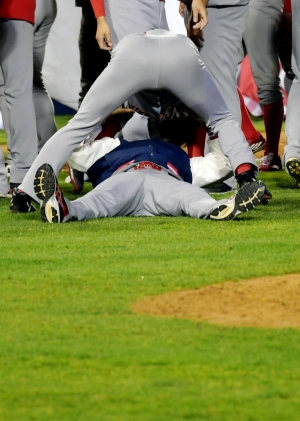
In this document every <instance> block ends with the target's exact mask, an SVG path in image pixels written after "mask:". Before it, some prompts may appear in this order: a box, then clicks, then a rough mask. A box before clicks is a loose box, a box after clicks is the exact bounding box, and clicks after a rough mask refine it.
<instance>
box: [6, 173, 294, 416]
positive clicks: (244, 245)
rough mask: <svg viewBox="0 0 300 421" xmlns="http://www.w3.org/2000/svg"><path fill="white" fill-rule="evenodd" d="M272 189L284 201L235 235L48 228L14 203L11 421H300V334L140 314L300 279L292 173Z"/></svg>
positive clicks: (126, 224) (227, 228) (209, 230)
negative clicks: (206, 292) (233, 288)
mask: <svg viewBox="0 0 300 421" xmlns="http://www.w3.org/2000/svg"><path fill="white" fill-rule="evenodd" d="M65 176H66V174H61V176H60V182H61V184H62V188H63V191H64V192H65V193H66V195H67V196H68V197H69V198H74V197H75V196H74V195H73V193H72V189H71V187H70V185H67V184H65V183H64V182H63V180H64V178H65ZM261 178H262V179H263V180H264V181H265V182H266V183H267V185H268V188H269V189H270V191H271V192H272V193H273V196H274V199H273V200H272V202H271V203H270V204H269V205H268V206H266V207H263V206H261V207H258V208H257V209H256V210H255V211H253V212H250V213H249V214H246V215H242V216H240V218H239V219H238V220H235V221H232V222H230V223H214V222H211V221H202V220H194V219H190V218H183V217H182V218H168V217H157V218H130V217H128V218H111V219H102V220H93V221H86V222H81V223H77V222H72V223H69V224H62V225H50V224H43V223H42V222H41V221H40V218H39V214H38V212H36V213H33V214H28V215H20V214H10V213H9V211H8V203H9V201H8V200H6V199H2V200H1V201H0V235H1V241H2V242H1V244H2V250H1V255H0V269H1V270H0V420H1V421H2V420H3V421H17V420H18V421H19V420H20V421H21V420H22V421H27V420H30V421H31V420H36V421H41V420H42V421H54V420H55V421H74V420H76V421H77V420H80V421H99V420H101V421H141V420H143V421H185V420H196V421H200V420H201V421H202V420H205V421H206V420H207V421H291V420H292V421H296V420H298V419H299V418H300V417H299V414H300V386H299V385H300V364H299V355H300V330H296V329H283V330H276V329H273V330H272V329H255V328H229V327H220V326H214V325H209V324H207V323H194V322H190V321H185V320H177V319H163V318H158V317H150V316H138V315H134V314H133V313H132V311H131V305H132V303H134V302H135V301H136V300H138V299H140V298H141V297H144V296H147V295H153V294H160V293H163V292H167V291H174V290H179V289H182V288H199V287H201V286H204V285H208V284H212V283H217V282H223V281H226V280H234V281H241V280H243V279H247V278H250V277H256V276H264V275H280V274H285V273H297V272H300V259H299V253H300V252H299V250H300V248H299V246H300V244H299V228H300V222H299V191H298V190H295V189H294V187H293V183H292V180H291V179H290V178H289V177H288V176H287V175H286V174H285V173H284V172H283V171H282V172H278V173H276V174H263V175H262V177H261ZM85 189H86V190H85V191H87V190H88V189H89V186H88V185H87V186H86V187H85Z"/></svg>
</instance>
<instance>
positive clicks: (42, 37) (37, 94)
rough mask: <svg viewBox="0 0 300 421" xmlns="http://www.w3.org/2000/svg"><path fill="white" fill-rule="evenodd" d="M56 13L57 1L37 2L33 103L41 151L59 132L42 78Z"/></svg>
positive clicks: (43, 0) (40, 0)
mask: <svg viewBox="0 0 300 421" xmlns="http://www.w3.org/2000/svg"><path fill="white" fill-rule="evenodd" d="M56 11H57V8H56V1H55V0H48V1H45V0H37V2H36V10H35V27H34V28H35V29H34V44H33V69H34V72H33V102H34V109H35V116H36V126H37V135H38V141H39V142H38V149H39V151H40V150H41V148H42V147H43V146H44V144H45V143H46V142H47V140H48V139H50V137H52V136H53V135H54V133H56V131H57V127H56V123H55V120H54V107H53V103H52V100H51V98H50V96H49V94H48V92H47V91H46V88H45V85H44V82H43V76H42V68H43V63H44V57H45V49H46V42H47V38H48V35H49V32H50V29H51V26H52V24H53V22H54V20H55V17H56Z"/></svg>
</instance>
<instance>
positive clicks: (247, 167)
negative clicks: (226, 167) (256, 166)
mask: <svg viewBox="0 0 300 421" xmlns="http://www.w3.org/2000/svg"><path fill="white" fill-rule="evenodd" d="M249 170H251V165H250V164H241V165H239V166H238V167H237V169H236V170H235V173H236V175H239V174H242V172H246V171H249Z"/></svg>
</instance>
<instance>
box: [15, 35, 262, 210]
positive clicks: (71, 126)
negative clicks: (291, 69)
mask: <svg viewBox="0 0 300 421" xmlns="http://www.w3.org/2000/svg"><path fill="white" fill-rule="evenodd" d="M172 51H176V54H172V55H171V54H170V52H172ZM174 68H176V69H177V72H176V73H175V74H174ZM170 75H171V77H170ZM145 89H149V90H160V89H164V90H168V91H170V92H171V93H172V94H173V95H174V101H176V102H177V101H178V98H179V100H180V101H182V103H184V104H185V105H186V107H188V109H189V110H190V111H191V112H192V113H194V114H195V115H197V116H199V117H200V118H201V119H202V120H203V121H204V123H205V124H206V126H207V127H208V128H209V129H210V131H211V132H212V133H214V134H215V135H217V136H218V137H219V143H220V148H221V150H222V152H223V154H224V155H225V156H227V157H228V159H229V161H230V165H231V167H232V169H233V171H234V173H235V175H236V178H237V181H238V182H239V184H240V185H243V184H244V183H245V182H249V181H252V180H253V179H255V176H256V170H257V166H256V162H255V159H254V157H253V154H252V152H251V149H250V148H249V145H248V143H247V141H246V139H245V137H244V135H243V133H242V131H241V129H240V127H239V124H238V122H237V121H236V119H235V118H234V117H233V116H232V115H231V114H230V112H229V111H228V109H227V107H226V104H225V102H224V100H223V98H222V96H221V95H220V93H219V91H218V89H217V87H216V86H215V84H214V82H213V80H212V78H211V76H210V74H209V72H208V71H207V70H206V68H205V66H204V65H203V63H202V61H201V58H200V56H199V53H198V50H197V48H196V46H195V45H194V44H193V43H192V41H191V40H189V39H188V38H187V37H185V36H183V35H176V34H172V33H170V32H168V31H164V30H153V31H148V32H146V33H145V34H132V35H128V36H127V37H125V38H124V39H123V40H122V41H120V43H119V44H118V46H117V47H116V48H115V49H114V50H113V53H112V59H111V62H110V64H109V65H108V67H107V68H106V69H105V70H104V71H103V73H102V74H101V75H100V76H99V77H98V79H97V80H96V82H95V83H94V84H93V86H92V87H91V89H90V90H89V92H88V94H87V95H86V97H85V99H84V101H83V103H82V105H81V107H80V109H79V111H78V113H77V114H76V115H75V116H74V118H73V119H72V120H70V122H69V123H68V124H67V126H65V127H64V128H63V129H61V130H60V131H58V132H57V133H56V134H55V135H54V136H53V137H52V138H51V139H50V141H48V142H47V143H46V145H45V146H44V148H43V149H42V150H41V152H40V154H39V155H38V157H37V159H36V161H35V162H34V163H33V165H32V167H31V169H30V171H29V172H28V174H27V176H26V179H25V180H24V181H23V183H22V185H21V186H20V190H21V191H23V192H24V193H25V194H27V195H29V196H31V197H32V198H33V199H35V200H38V198H37V196H36V194H35V192H34V189H33V180H34V177H35V173H36V171H37V169H38V168H39V167H40V166H41V165H42V164H44V163H46V162H47V163H48V164H50V165H51V167H52V168H53V169H54V171H55V173H56V174H58V173H59V171H60V169H61V168H62V166H63V164H64V163H65V162H66V161H67V160H68V158H69V157H70V155H71V154H72V152H73V150H74V149H75V148H76V147H77V146H78V145H79V144H80V143H81V142H82V141H83V140H84V139H85V138H86V136H88V135H89V134H90V133H91V132H92V131H93V130H94V129H95V128H96V127H97V126H98V125H99V124H101V123H102V122H103V121H104V120H105V118H106V117H107V116H108V115H109V114H110V113H111V112H112V111H113V110H115V109H116V108H117V107H118V106H119V105H120V104H122V103H123V102H124V101H126V100H127V99H128V98H129V97H131V96H132V95H134V94H135V93H136V92H139V91H143V90H145ZM99 92H101V99H99ZM144 111H145V112H147V113H148V114H152V115H154V116H155V115H156V113H157V110H152V109H151V108H150V106H149V108H148V109H147V108H145V109H144ZM161 111H162V114H163V113H164V110H161ZM11 203H12V206H13V203H14V196H13V197H12V202H11Z"/></svg>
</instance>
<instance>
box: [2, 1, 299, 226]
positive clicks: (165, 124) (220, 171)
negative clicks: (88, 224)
mask: <svg viewBox="0 0 300 421" xmlns="http://www.w3.org/2000/svg"><path fill="white" fill-rule="evenodd" d="M14 1H16V0H13V1H12V3H13V2H14ZM166 1H168V0H166ZM26 2H29V3H31V4H33V3H35V1H33V0H32V1H31V0H26ZM26 2H24V3H26ZM38 2H39V0H37V4H38ZM6 3H7V2H6V0H2V2H1V5H0V16H1V18H2V19H1V22H0V65H1V68H2V73H3V79H4V86H3V88H4V91H3V93H4V98H5V101H1V110H2V103H3V102H5V103H6V106H7V110H8V114H10V115H9V116H8V117H9V124H10V125H9V128H10V129H11V130H10V139H9V147H10V152H11V160H12V166H11V179H10V182H11V185H10V188H11V191H12V199H11V204H10V209H11V211H13V212H30V211H32V210H34V206H33V205H32V203H31V202H32V201H36V202H37V203H40V205H41V216H42V219H43V220H44V221H47V222H67V221H69V220H84V219H90V218H99V217H107V216H121V215H122V216H125V215H134V216H154V215H171V216H180V215H188V216H191V217H196V218H205V219H207V218H210V219H213V220H231V219H233V218H235V217H236V216H237V215H238V214H240V213H241V212H247V211H249V210H252V209H253V208H254V207H255V206H257V205H259V204H260V203H263V204H266V203H267V201H268V200H270V199H271V194H270V192H269V191H268V190H267V188H266V186H265V184H264V183H262V182H261V181H257V173H258V169H259V170H260V171H268V170H280V169H281V168H282V167H281V160H280V158H279V156H278V145H279V138H280V132H281V126H282V120H283V101H282V93H281V89H280V85H279V78H278V73H279V61H278V53H279V52H281V59H282V62H283V65H284V68H285V69H286V72H287V74H288V76H289V77H295V78H294V81H293V84H292V88H291V91H290V96H289V102H288V110H287V121H286V135H287V146H286V148H285V153H284V157H283V164H284V165H285V168H286V171H287V172H288V173H289V174H290V175H291V177H292V178H293V180H294V181H295V183H296V185H297V187H300V156H299V155H300V153H299V152H300V127H299V125H300V119H299V118H298V116H297V113H298V107H297V101H298V104H299V103H300V90H299V89H300V88H299V77H300V4H299V2H298V1H297V0H292V9H293V10H292V11H293V13H292V19H293V37H292V43H293V44H292V48H293V61H292V65H291V62H290V54H289V53H288V48H289V46H291V42H290V38H291V34H289V32H288V31H287V30H286V27H289V25H288V23H285V24H282V23H281V21H282V10H283V6H284V4H283V3H284V1H283V0H272V1H271V0H250V2H249V0H209V2H207V0H192V1H188V0H186V1H185V2H184V3H180V13H181V14H182V16H183V17H184V19H185V22H186V26H187V35H188V37H185V36H183V35H176V34H173V33H170V32H169V31H168V25H167V20H166V16H165V10H164V1H160V0H151V1H150V0H147V1H146V0H145V1H142V0H140V1H138V2H135V1H133V2H132V4H131V2H130V1H128V0H127V1H126V4H125V3H124V5H123V4H122V2H120V0H109V1H107V2H106V3H105V6H104V1H103V0H91V5H90V3H89V0H82V7H83V19H82V26H81V34H80V50H81V66H82V92H81V96H80V97H81V101H82V102H81V101H80V102H81V105H80V108H79V111H78V113H77V114H76V115H75V116H74V118H73V119H72V120H70V122H69V123H68V125H67V126H65V127H64V128H63V129H61V130H60V131H58V132H57V133H55V134H53V136H52V137H51V138H50V139H49V140H48V141H47V143H45V142H44V143H43V144H42V146H43V147H42V148H41V150H40V153H39V155H38V156H36V155H37V145H36V143H35V146H34V148H35V149H34V148H33V149H31V151H33V152H32V154H31V155H30V153H28V155H27V156H26V159H25V158H24V157H22V158H20V156H19V155H20V151H21V149H18V148H19V144H20V142H21V140H20V139H21V133H20V132H18V129H16V127H17V126H18V124H17V123H16V120H15V119H17V115H14V114H13V113H12V112H11V110H12V108H14V109H15V112H17V111H18V115H19V114H20V110H21V109H22V108H19V109H18V106H15V103H16V102H20V103H22V101H17V100H16V98H15V97H13V95H12V94H11V91H10V89H11V86H10V85H9V83H8V81H11V83H12V82H14V83H16V82H18V74H17V70H16V69H15V70H10V69H11V68H12V67H13V65H12V63H13V59H12V58H10V54H9V52H10V51H11V50H13V49H14V48H16V49H17V50H18V51H19V53H18V54H20V55H22V56H23V57H24V55H25V54H27V55H28V54H29V53H30V46H28V43H29V39H30V36H29V33H30V34H31V33H32V34H34V31H35V30H36V29H38V28H37V27H36V26H35V27H33V26H32V24H33V18H32V12H34V8H31V9H30V8H28V7H27V8H25V9H24V10H23V12H22V13H23V18H21V17H20V16H19V15H15V16H11V15H9V14H7V13H9V12H10V10H11V9H9V8H8V7H7V8H6V7H5V4H6ZM10 3H11V2H10ZM16 3H17V2H16ZM46 3H47V4H50V3H52V4H53V1H52V0H43V4H46ZM54 3H55V2H54ZM91 6H92V7H93V9H91ZM18 8H20V9H22V7H21V6H18V7H17V6H16V9H15V10H17V9H18ZM30 10H31V12H30ZM37 10H38V9H37ZM25 11H26V13H27V14H28V13H29V12H30V13H31V15H30V16H29V17H28V16H27V15H26V19H25V18H24V16H25V14H26V13H25ZM288 12H289V11H288ZM5 13H6V14H5ZM24 13H25V14H24ZM289 19H290V13H287V14H286V16H285V21H286V22H288V21H289ZM208 21H209V22H208ZM280 25H281V32H280V33H281V38H280V48H279V49H278V42H277V40H278V37H277V35H278V30H279V29H280ZM24 27H26V31H27V35H28V37H27V38H25V37H24V36H23V37H20V34H21V33H23V32H22V31H23V30H24ZM28 28H29V29H30V30H29V29H28ZM26 31H25V32H26ZM12 34H15V38H14V41H15V43H14V42H12V41H11V40H12V38H10V42H7V37H8V36H9V35H10V37H11V36H12ZM282 34H283V35H282ZM32 36H33V35H32ZM90 36H92V40H93V37H94V36H95V37H96V40H97V42H98V44H99V46H100V48H101V49H98V46H97V44H96V42H95V41H94V44H93V45H94V47H91V45H92V41H91V43H89V41H88V38H89V37H90ZM21 38H22V41H21ZM44 40H45V38H44ZM242 41H243V42H244V47H245V49H246V51H247V52H248V54H249V57H250V62H251V67H252V72H253V75H254V78H255V81H256V83H257V86H258V96H259V98H260V100H261V104H262V106H263V110H264V121H265V126H266V136H267V138H266V141H265V140H264V139H263V138H262V137H261V135H260V133H258V132H257V131H256V130H255V129H254V127H253V126H252V124H251V120H250V118H249V115H248V114H247V111H246V108H245V106H244V104H243V101H242V97H241V95H240V94H239V92H238V90H237V88H236V71H237V66H238V63H239V61H240V60H241V50H242V49H241V46H242ZM19 42H20V43H21V42H22V43H24V45H21V44H20V45H19V44H18V43H19ZM25 44H26V46H25ZM43 45H45V42H44V44H43ZM95 46H96V50H95ZM24 49H25V51H24ZM105 50H106V51H105ZM93 51H95V53H94V52H93ZM96 51H97V52H96ZM107 51H110V56H109V55H108V53H107ZM96 55H97V57H98V59H99V60H98V61H97V63H98V65H97V66H96V65H95V66H93V64H91V61H90V57H91V56H92V57H96ZM12 56H14V54H12ZM15 60H16V59H15ZM109 60H110V62H109V65H108V66H106V65H107V63H108V61H109ZM15 63H16V62H15ZM15 67H16V66H15ZM19 83H20V81H19ZM41 85H42V83H41ZM21 86H22V87H23V88H24V89H23V90H24V95H25V93H26V95H27V97H28V96H30V95H31V96H32V88H31V91H30V90H29V86H26V87H25V86H23V85H22V81H21ZM18 89H19V90H20V88H18ZM42 90H43V92H44V93H45V91H44V89H42ZM25 91H26V92H25ZM4 105H5V104H4ZM4 108H5V107H4ZM40 108H42V107H40ZM22 110H23V111H22V113H25V108H24V107H23V109H22ZM116 110H117V111H116ZM33 111H34V109H33ZM2 112H3V111H2ZM26 112H29V109H28V110H26ZM22 113H21V115H25V114H22ZM31 114H32V113H31ZM4 115H5V112H4ZM48 115H49V114H48ZM31 117H32V116H31ZM26 118H27V121H26V123H25V126H26V127H27V126H28V125H29V124H28V122H29V121H31V120H29V117H26ZM36 118H37V116H36ZM52 119H53V117H52ZM4 120H5V119H4ZM23 123H24V121H23ZM34 126H35V127H36V124H34ZM23 128H24V126H23V127H22V129H23ZM241 128H243V130H244V133H245V134H244V133H243V131H242V129H241ZM245 135H246V137H247V140H246V137H245ZM36 138H37V136H36V135H35V134H33V139H34V140H35V139H36ZM33 143H34V142H33ZM183 147H185V151H184V150H183V149H182V148H183ZM262 148H265V155H264V157H263V158H262V160H261V162H260V164H259V168H258V166H257V164H256V160H255V158H254V156H253V152H256V151H257V150H260V149H262ZM35 156H36V157H35ZM22 160H23V161H22ZM21 161H22V166H21V167H20V166H18V165H19V163H20V162H21ZM25 161H26V162H25ZM67 161H68V162H69V164H70V167H71V178H72V182H73V184H74V186H75V188H76V189H77V190H78V191H80V190H82V183H83V173H87V174H88V176H89V179H90V181H91V182H92V185H93V190H92V191H90V192H89V193H88V194H87V195H85V196H83V197H80V198H79V199H77V200H75V201H69V200H68V199H66V198H65V197H64V196H63V194H62V192H61V190H60V187H59V185H58V182H57V176H58V173H59V171H60V170H61V168H62V166H63V165H64V164H65V162H67ZM0 167H1V162H0ZM25 174H26V175H25ZM232 174H233V175H234V177H235V180H236V182H237V183H238V185H239V190H238V192H237V193H236V194H235V195H234V196H232V197H231V198H229V199H223V200H219V201H216V200H214V199H213V198H212V197H211V196H210V195H209V194H208V192H207V190H209V189H211V191H214V190H213V186H215V185H216V184H217V185H218V186H219V187H220V186H221V187H222V186H223V185H222V184H220V183H221V182H222V181H223V180H225V179H227V178H229V177H230V176H231V175H232ZM203 187H205V189H203ZM6 191H8V190H6ZM3 193H4V194H3V195H5V191H4V192H3Z"/></svg>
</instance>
